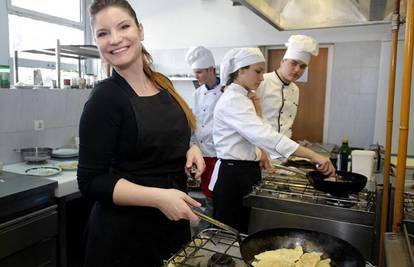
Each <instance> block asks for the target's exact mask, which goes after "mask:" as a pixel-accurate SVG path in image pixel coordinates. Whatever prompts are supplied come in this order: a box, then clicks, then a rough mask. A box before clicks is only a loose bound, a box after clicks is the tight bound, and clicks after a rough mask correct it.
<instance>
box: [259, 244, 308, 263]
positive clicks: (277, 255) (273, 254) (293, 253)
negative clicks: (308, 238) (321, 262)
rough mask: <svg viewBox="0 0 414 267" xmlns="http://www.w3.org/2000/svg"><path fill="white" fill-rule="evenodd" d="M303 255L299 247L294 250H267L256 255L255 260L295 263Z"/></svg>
mask: <svg viewBox="0 0 414 267" xmlns="http://www.w3.org/2000/svg"><path fill="white" fill-rule="evenodd" d="M302 254H303V249H302V247H301V246H298V247H296V248H294V249H292V248H291V249H289V248H281V249H276V250H269V251H265V252H262V253H260V254H257V255H256V256H254V257H255V259H256V260H259V261H262V260H266V261H267V260H273V261H275V260H281V261H286V262H290V263H295V261H297V260H298V259H299V258H300V256H302Z"/></svg>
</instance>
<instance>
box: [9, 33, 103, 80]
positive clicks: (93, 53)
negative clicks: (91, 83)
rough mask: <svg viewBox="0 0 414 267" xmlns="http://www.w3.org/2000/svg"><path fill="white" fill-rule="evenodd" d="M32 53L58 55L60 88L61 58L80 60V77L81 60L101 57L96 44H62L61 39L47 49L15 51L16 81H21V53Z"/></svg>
mask: <svg viewBox="0 0 414 267" xmlns="http://www.w3.org/2000/svg"><path fill="white" fill-rule="evenodd" d="M21 52H24V53H32V54H41V55H48V56H55V57H56V82H57V87H58V88H60V86H61V84H60V69H61V66H60V62H61V61H60V59H61V58H62V57H63V58H72V59H77V60H78V72H79V77H81V75H82V71H81V61H82V60H85V59H88V58H95V59H99V58H100V56H99V51H98V48H97V47H96V46H95V45H60V42H59V40H56V47H55V48H46V49H30V50H21V51H14V81H15V83H17V82H18V81H19V64H18V61H19V53H21Z"/></svg>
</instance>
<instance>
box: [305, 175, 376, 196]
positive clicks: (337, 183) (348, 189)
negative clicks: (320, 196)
mask: <svg viewBox="0 0 414 267" xmlns="http://www.w3.org/2000/svg"><path fill="white" fill-rule="evenodd" d="M336 175H337V177H338V178H337V179H336V178H335V179H333V177H331V178H329V176H327V175H324V174H322V173H321V172H319V171H310V172H308V173H307V177H308V179H309V181H310V183H311V185H313V187H314V188H315V189H317V190H320V191H323V192H326V193H330V194H331V195H333V196H339V197H347V196H348V195H349V194H352V193H358V192H360V191H361V190H362V189H364V187H365V185H366V184H367V180H368V179H367V177H365V176H364V175H362V174H359V173H354V172H345V171H336ZM328 178H329V179H328Z"/></svg>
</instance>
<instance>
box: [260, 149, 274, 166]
mask: <svg viewBox="0 0 414 267" xmlns="http://www.w3.org/2000/svg"><path fill="white" fill-rule="evenodd" d="M260 151H261V152H262V155H261V156H260V168H262V169H263V170H270V169H271V168H272V165H271V164H270V160H269V157H268V156H267V153H266V151H264V150H263V149H260Z"/></svg>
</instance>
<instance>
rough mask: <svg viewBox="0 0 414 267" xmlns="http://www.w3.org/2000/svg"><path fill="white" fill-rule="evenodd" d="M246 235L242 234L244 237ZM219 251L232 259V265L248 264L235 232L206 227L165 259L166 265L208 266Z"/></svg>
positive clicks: (243, 265) (168, 266)
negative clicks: (242, 255) (245, 261)
mask: <svg viewBox="0 0 414 267" xmlns="http://www.w3.org/2000/svg"><path fill="white" fill-rule="evenodd" d="M245 237H246V236H245V235H242V239H244V238H245ZM218 253H219V254H224V255H226V256H229V257H230V258H231V259H232V261H231V262H232V263H231V264H232V265H230V266H234V267H245V266H246V264H245V263H244V261H243V259H242V258H241V256H240V248H239V243H238V242H237V239H236V237H235V236H234V234H232V233H230V232H227V231H225V230H220V229H215V228H209V229H205V230H203V231H201V232H200V233H198V234H197V235H196V236H195V237H194V238H193V239H192V240H191V241H190V242H189V243H188V244H187V245H186V246H185V247H184V248H183V249H181V250H180V251H179V252H178V253H176V254H175V255H174V256H172V257H171V258H170V259H169V260H167V261H165V262H164V266H165V267H181V266H186V267H208V266H209V264H211V261H212V260H211V258H212V257H213V256H214V255H217V254H218ZM229 261H230V260H229Z"/></svg>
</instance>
